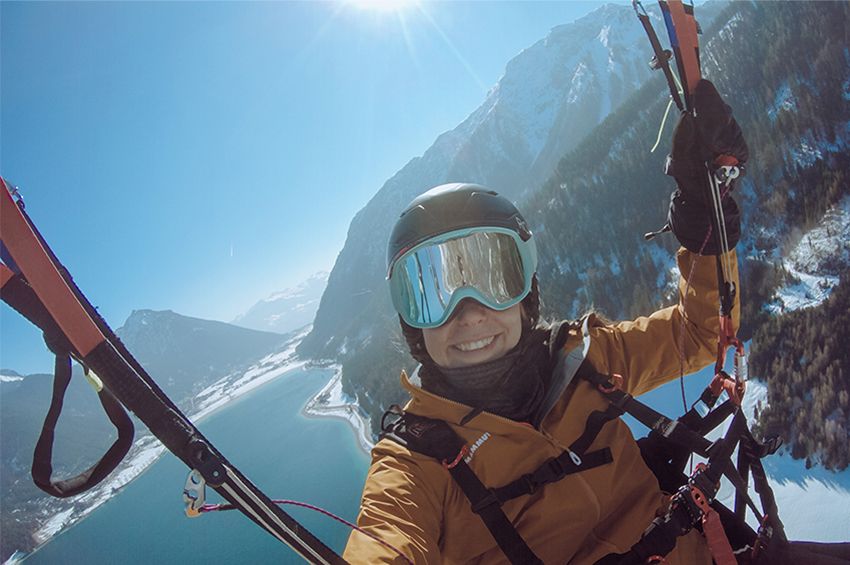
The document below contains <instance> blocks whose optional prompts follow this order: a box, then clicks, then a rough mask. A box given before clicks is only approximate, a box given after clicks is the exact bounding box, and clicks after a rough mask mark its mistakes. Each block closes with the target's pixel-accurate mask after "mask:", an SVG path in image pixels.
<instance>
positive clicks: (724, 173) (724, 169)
mask: <svg viewBox="0 0 850 565" xmlns="http://www.w3.org/2000/svg"><path fill="white" fill-rule="evenodd" d="M739 176H741V169H740V168H739V167H738V166H737V165H721V166H719V167H717V169H716V170H715V171H714V178H715V179H717V182H718V183H722V184H723V186H724V187H727V186H729V185H730V184H731V183H732V181H733V180H735V179H736V178H738V177H739Z"/></svg>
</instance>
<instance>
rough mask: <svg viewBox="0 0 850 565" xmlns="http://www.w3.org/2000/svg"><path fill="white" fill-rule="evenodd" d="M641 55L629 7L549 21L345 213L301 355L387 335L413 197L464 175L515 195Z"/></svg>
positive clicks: (326, 353) (574, 136)
mask: <svg viewBox="0 0 850 565" xmlns="http://www.w3.org/2000/svg"><path fill="white" fill-rule="evenodd" d="M656 24H657V25H661V22H660V20H659V21H657V22H656ZM649 59H650V49H649V46H648V43H647V41H646V39H645V37H644V36H643V30H642V29H641V27H640V25H638V24H636V21H635V18H634V13H633V12H632V9H631V8H630V7H628V6H618V5H607V6H604V7H602V8H600V9H599V10H596V11H595V12H593V13H591V14H589V15H587V16H585V17H584V18H581V19H579V20H577V21H575V22H573V23H570V24H566V25H562V26H558V27H555V28H554V29H552V30H551V31H550V33H549V34H548V35H547V36H546V37H545V38H544V39H542V40H540V41H538V42H537V43H535V44H534V45H532V46H531V47H529V48H527V49H525V50H524V51H522V52H521V53H520V54H519V55H517V56H516V57H515V58H514V59H512V60H511V61H510V62H509V63H508V64H507V66H506V69H505V73H504V75H503V76H502V78H501V79H500V80H499V82H498V84H496V85H495V86H494V87H493V88H492V89H491V91H490V92H489V93H488V95H487V97H486V99H485V100H484V102H483V103H482V104H481V106H480V107H479V108H478V109H477V110H475V111H474V112H473V113H472V114H471V115H470V116H469V117H468V118H467V119H466V120H464V121H463V122H462V123H461V124H460V125H458V126H457V127H456V128H455V129H453V130H451V131H449V132H446V133H444V134H442V135H441V136H439V137H438V138H437V140H436V141H435V142H434V144H433V145H432V146H431V147H430V148H429V149H428V150H427V151H425V153H424V154H423V155H422V156H421V157H416V158H414V159H412V160H411V161H410V162H409V163H407V165H405V166H404V167H403V168H402V169H401V170H400V171H399V172H398V173H396V175H394V176H393V177H392V178H390V179H389V180H388V181H386V183H384V185H383V186H382V187H381V189H380V190H379V191H378V192H377V194H376V195H375V196H374V197H373V198H372V199H371V200H370V201H369V203H368V204H367V205H366V206H365V207H364V208H363V209H362V210H360V212H358V213H357V215H356V216H355V217H354V219H353V220H352V222H351V226H350V229H349V232H348V238H347V239H346V243H345V247H344V248H343V250H342V252H341V253H340V254H339V256H338V258H337V261H336V264H335V265H334V268H333V271H332V272H331V274H330V277H329V279H328V288H327V290H326V292H325V294H324V296H323V298H322V305H321V307H320V308H319V311H318V312H317V314H316V320H315V322H314V326H313V331H312V332H311V333H310V335H309V336H308V337H307V338H306V339H305V340H304V342H303V344H302V349H301V352H302V353H307V354H310V355H313V356H318V357H340V356H344V355H345V352H348V351H352V350H353V349H359V348H361V347H362V346H363V344H364V342H365V341H367V340H368V336H370V335H373V334H375V333H376V330H377V331H378V333H385V332H386V330H385V329H383V328H384V326H385V325H386V319H387V318H388V317H392V316H391V314H390V307H389V301H388V297H387V295H386V289H385V282H384V269H385V262H384V261H385V259H384V253H385V247H386V242H387V238H388V237H389V231H390V229H391V228H392V225H393V223H394V222H395V219H396V217H397V216H398V214H399V212H400V211H401V210H402V209H403V207H404V206H405V205H406V204H407V203H408V202H409V201H410V200H412V199H413V197H415V196H416V195H418V194H420V193H422V192H424V191H425V190H427V189H429V188H431V187H433V186H436V185H438V184H441V183H445V182H457V181H468V182H477V183H480V184H483V185H485V186H488V187H491V188H493V189H495V190H497V191H499V192H500V193H502V194H504V195H506V196H508V197H510V198H513V199H518V198H520V197H521V196H522V195H523V194H524V193H526V192H528V191H529V190H530V189H533V188H536V187H538V186H539V185H540V184H541V183H542V182H543V180H545V179H546V178H548V177H549V175H551V173H552V170H553V168H554V166H555V165H556V164H557V162H558V160H560V159H561V157H562V156H563V155H564V154H565V153H566V152H568V151H570V150H571V149H572V148H574V147H576V146H577V145H578V144H579V143H580V142H581V141H582V139H583V138H584V137H585V136H586V135H588V134H589V133H590V132H591V131H592V129H593V128H594V127H595V126H596V125H597V124H599V123H600V122H601V121H602V120H603V119H605V117H606V116H608V115H609V114H610V113H611V112H612V111H613V110H615V109H616V108H617V107H619V106H620V104H622V102H623V101H624V100H625V99H626V97H627V96H628V95H629V94H630V93H631V92H632V91H634V90H635V89H636V88H637V87H638V86H639V85H640V84H641V83H643V82H644V81H645V80H646V79H647V77H648V76H649V74H650V72H651V71H650V69H649V66H648V65H647V61H649Z"/></svg>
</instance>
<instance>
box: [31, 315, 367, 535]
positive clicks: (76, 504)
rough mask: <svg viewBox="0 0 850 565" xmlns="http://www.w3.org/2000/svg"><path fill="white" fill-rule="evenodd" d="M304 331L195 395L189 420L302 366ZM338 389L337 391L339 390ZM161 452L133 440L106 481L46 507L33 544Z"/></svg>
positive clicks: (146, 438)
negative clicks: (49, 511)
mask: <svg viewBox="0 0 850 565" xmlns="http://www.w3.org/2000/svg"><path fill="white" fill-rule="evenodd" d="M307 331H309V327H308V328H307V329H306V330H305V331H303V332H301V333H299V334H298V335H297V336H295V337H294V338H293V339H292V341H291V342H289V343H288V344H287V345H286V347H285V348H284V349H283V350H282V351H280V352H278V353H274V354H271V355H269V356H267V357H265V358H263V359H261V360H260V361H259V362H258V363H257V364H256V365H254V366H252V367H250V368H249V369H248V370H247V371H245V372H244V373H232V374H230V375H227V376H225V377H223V378H222V379H220V380H219V381H218V382H216V383H214V384H212V385H210V386H209V387H207V388H206V389H204V390H203V391H202V392H201V393H200V394H199V395H198V399H200V402H198V403H197V406H198V407H199V409H198V410H196V411H195V412H194V413H192V414H190V415H189V419H190V420H192V421H193V422H195V423H197V422H198V421H199V420H200V419H202V418H204V417H206V416H209V415H210V414H211V413H213V412H214V411H215V410H217V409H219V408H221V407H223V406H225V405H226V404H227V403H229V402H230V401H231V400H234V399H236V398H239V397H240V396H242V395H244V394H247V393H248V392H250V391H252V390H254V389H256V388H257V387H259V386H262V385H263V384H266V383H268V382H270V381H272V380H274V379H276V378H278V377H280V376H282V375H285V374H287V373H289V372H290V371H294V370H296V369H300V368H302V367H304V365H305V364H306V362H305V361H302V360H300V359H298V358H297V357H296V356H295V347H296V346H297V345H298V343H299V342H300V340H301V339H303V337H304V336H305V335H306V333H307ZM339 388H340V392H341V389H342V387H341V386H340V387H339ZM343 400H344V399H343ZM353 411H354V412H357V409H356V408H355V409H353ZM352 425H354V424H352ZM365 430H368V425H367V424H363V433H365ZM164 452H165V447H164V446H163V445H162V444H161V443H160V442H159V440H158V439H156V438H155V437H153V436H152V435H150V434H146V435H143V436H142V437H140V438H139V439H137V440H136V441H135V443H134V444H133V447H132V448H131V451H130V455H129V457H127V458H126V459H125V460H124V461H123V462H122V463H121V465H120V466H119V467H118V469H117V470H116V471H114V472H113V473H112V474H111V475H109V477H108V479H107V480H106V481H104V482H103V483H101V484H100V485H98V486H97V487H95V488H94V489H92V490H90V491H88V492H86V493H85V494H83V495H81V496H79V497H76V498H75V499H74V501H73V502H67V501H56V502H55V503H54V505H53V506H51V507H50V508H52V509H53V511H54V513H53V515H52V516H49V517H48V518H47V520H46V521H45V522H44V524H43V525H42V526H41V527H40V528H39V529H38V530H37V531H36V532H35V534H33V537H34V539H35V540H36V542H37V543H39V544H41V543H44V542H46V541H48V540H49V539H50V538H51V537H53V536H54V535H56V534H57V533H58V532H59V531H61V530H62V529H64V528H66V527H68V526H71V525H73V524H75V523H77V522H79V521H80V520H81V519H83V518H84V517H85V516H87V515H89V514H90V513H91V512H93V511H94V510H95V509H96V508H97V507H99V506H100V505H101V504H103V503H104V502H106V501H107V500H109V499H110V498H111V497H112V496H113V495H114V494H115V493H117V492H118V491H119V490H120V489H122V488H123V487H125V486H126V485H127V484H129V483H130V482H131V481H132V480H133V479H135V478H136V477H138V476H139V475H141V474H142V473H143V472H144V471H145V470H147V468H148V467H150V466H151V465H152V464H153V463H155V462H156V460H157V459H159V457H160V456H161V455H162V454H163V453H164ZM68 504H72V506H71V507H70V508H68V507H67V505H68Z"/></svg>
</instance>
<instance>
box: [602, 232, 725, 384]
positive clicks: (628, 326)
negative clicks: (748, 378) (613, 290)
mask: <svg viewBox="0 0 850 565" xmlns="http://www.w3.org/2000/svg"><path fill="white" fill-rule="evenodd" d="M729 255H730V256H729V259H730V262H731V264H732V265H733V269H732V276H731V279H732V281H731V282H733V283H734V285H735V288H738V266H737V256H736V255H735V251H734V250H733V251H730V252H729ZM676 259H677V262H678V265H679V272H680V273H681V277H680V279H679V303H678V304H677V305H675V306H671V307H669V308H664V309H662V310H658V311H657V312H654V313H653V314H651V315H650V316H645V317H640V318H637V319H636V320H632V321H628V322H620V323H617V324H614V325H607V326H606V325H603V324H602V323H601V322H598V321H595V320H594V319H593V318H591V320H590V322H591V323H590V324H589V325H590V326H591V327H590V336H591V346H590V350H589V351H588V358H589V360H590V362H591V364H592V365H593V366H594V367H595V368H596V370H597V371H599V372H603V373H606V374H613V373H617V374H620V375H622V376H623V379H624V387H625V390H626V391H627V392H629V393H630V394H632V395H635V396H637V395H639V394H643V393H645V392H648V391H650V390H652V389H654V388H656V387H658V386H660V385H662V384H664V383H666V382H668V381H671V380H673V379H675V378H676V377H678V376H679V375H680V374H684V375H687V374H690V373H693V372H695V371H698V370H699V369H702V368H703V367H705V366H707V365H709V364H710V363H711V362H713V361H714V359H715V357H716V355H717V336H718V332H719V329H720V322H719V316H718V314H719V311H720V293H719V289H718V283H717V267H716V261H715V257H714V256H699V255H697V254H695V253H692V252H690V251H687V250H686V249H684V248H683V249H680V250H679V252H678V254H677V257H676ZM732 316H733V323H734V327H735V328H737V327H738V323H739V319H740V302H739V299H738V293H736V295H735V302H734V306H733V309H732ZM594 322H595V325H594Z"/></svg>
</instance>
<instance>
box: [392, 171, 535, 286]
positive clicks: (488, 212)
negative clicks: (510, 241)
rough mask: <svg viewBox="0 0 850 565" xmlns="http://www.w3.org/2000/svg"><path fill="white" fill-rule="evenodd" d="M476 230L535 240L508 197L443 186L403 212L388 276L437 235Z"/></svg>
mask: <svg viewBox="0 0 850 565" xmlns="http://www.w3.org/2000/svg"><path fill="white" fill-rule="evenodd" d="M472 227H490V228H505V229H509V230H511V231H514V232H516V233H517V234H518V235H519V237H520V238H521V239H522V240H523V241H528V240H529V239H531V231H530V230H529V229H528V224H527V223H526V221H525V218H523V217H522V214H520V213H519V210H517V209H516V206H514V205H513V203H512V202H511V201H510V200H508V199H507V198H504V197H503V196H499V194H498V193H496V192H495V191H494V190H491V189H489V188H485V187H483V186H481V185H477V184H471V183H460V182H458V183H452V184H442V185H440V186H436V187H434V188H432V189H430V190H428V191H427V192H425V193H423V194H421V195H419V196H417V197H416V198H414V199H413V201H412V202H411V203H410V204H408V206H407V208H405V209H404V211H403V212H402V213H401V216H400V217H399V219H398V221H397V222H396V224H395V227H394V228H393V231H392V234H391V235H390V241H389V246H388V247H387V277H389V275H390V274H391V273H392V269H393V267H394V266H395V262H396V261H397V260H398V258H399V257H401V255H402V254H404V253H405V252H406V251H408V250H409V249H411V248H413V247H415V246H416V245H419V244H420V243H422V242H424V241H427V240H428V239H430V238H432V237H434V236H438V235H441V234H444V233H448V232H452V231H456V230H460V229H464V228H472ZM535 268H536V265H535Z"/></svg>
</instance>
